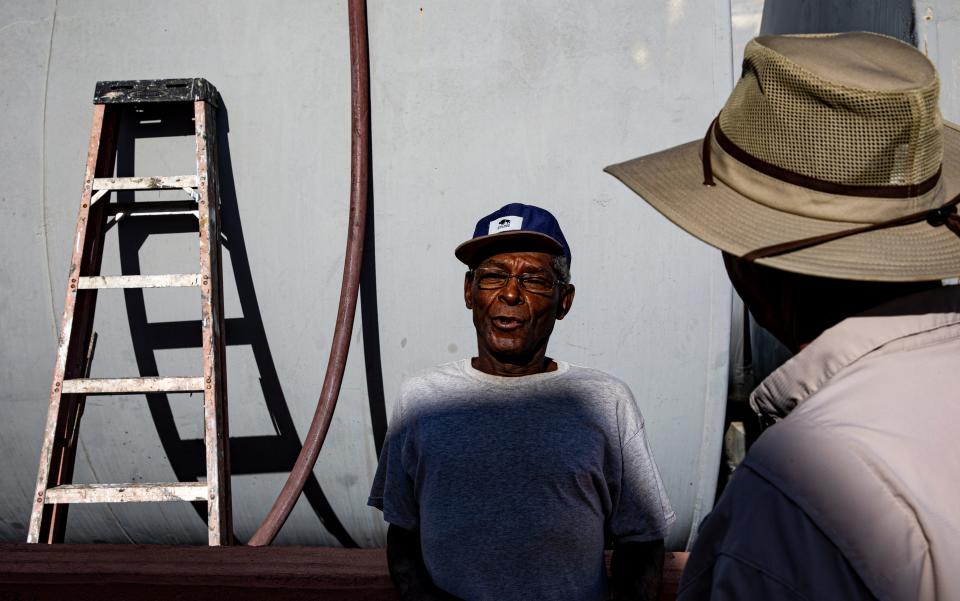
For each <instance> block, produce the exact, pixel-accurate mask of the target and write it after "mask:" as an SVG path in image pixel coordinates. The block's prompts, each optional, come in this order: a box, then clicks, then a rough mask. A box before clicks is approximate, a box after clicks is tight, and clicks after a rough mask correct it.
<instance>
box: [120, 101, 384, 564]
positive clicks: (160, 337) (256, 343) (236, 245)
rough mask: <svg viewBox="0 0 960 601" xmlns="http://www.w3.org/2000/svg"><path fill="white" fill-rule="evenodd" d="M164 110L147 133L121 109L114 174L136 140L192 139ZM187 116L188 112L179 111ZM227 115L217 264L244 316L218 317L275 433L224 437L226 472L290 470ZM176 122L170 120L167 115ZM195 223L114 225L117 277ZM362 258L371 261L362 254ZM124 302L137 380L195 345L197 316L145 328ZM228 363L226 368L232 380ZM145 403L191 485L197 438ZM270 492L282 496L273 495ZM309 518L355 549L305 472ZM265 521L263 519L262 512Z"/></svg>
mask: <svg viewBox="0 0 960 601" xmlns="http://www.w3.org/2000/svg"><path fill="white" fill-rule="evenodd" d="M154 107H157V108H156V109H154V110H157V111H162V112H163V113H166V114H160V115H157V116H153V115H151V117H152V120H156V119H157V118H158V117H159V118H160V121H161V127H158V126H157V124H156V123H154V124H151V125H150V126H149V127H145V126H143V125H141V123H140V122H141V121H143V120H144V115H142V114H140V115H138V116H137V118H136V119H133V118H131V115H133V113H132V111H127V112H126V113H125V114H124V116H123V119H122V121H121V129H120V139H119V141H118V153H117V154H118V156H117V161H118V162H117V176H118V177H125V176H132V175H134V160H133V156H134V151H135V146H136V140H137V139H138V138H146V137H161V136H183V135H192V134H193V130H192V127H193V126H192V121H191V120H190V117H189V115H188V114H187V115H174V114H169V113H170V112H171V111H176V110H179V109H178V108H171V107H170V105H153V106H151V107H150V108H151V109H153V108H154ZM185 107H186V109H187V111H190V110H191V109H192V107H191V106H190V105H185ZM228 115H229V113H228V110H227V107H226V105H225V104H224V103H223V101H222V99H221V101H220V107H219V109H218V111H217V143H218V156H219V170H220V195H221V228H222V237H221V244H222V246H223V248H225V249H226V250H227V251H229V252H227V253H224V254H225V257H229V262H227V261H226V259H225V260H224V263H225V268H226V269H230V270H232V273H233V276H234V281H235V282H236V287H237V293H238V296H239V301H240V307H241V310H242V314H243V317H236V318H229V319H226V320H225V328H224V329H225V338H226V345H228V346H232V345H238V346H239V345H244V346H249V347H250V348H251V349H252V352H253V357H254V360H255V362H256V366H257V370H258V372H259V381H260V383H261V388H262V393H263V398H264V400H265V403H266V405H267V410H268V411H269V414H270V418H271V420H272V422H273V424H274V428H275V431H276V434H274V435H267V436H243V437H231V438H230V461H231V468H230V469H231V473H232V474H263V473H288V472H289V471H290V470H291V468H292V467H293V464H294V462H295V461H296V458H297V455H298V453H299V452H300V449H301V447H302V442H301V439H300V436H299V434H298V433H297V430H296V427H295V425H294V422H293V418H292V416H291V413H290V409H289V406H288V404H287V401H286V398H285V396H284V393H283V387H282V385H281V383H280V380H279V377H278V375H277V369H276V365H275V364H274V360H273V354H272V353H271V351H270V343H269V341H268V339H267V333H266V331H265V330H264V326H263V320H262V318H261V314H260V305H259V303H258V301H257V294H256V288H255V286H254V282H253V277H252V274H251V271H250V263H249V259H248V255H247V248H246V244H245V243H244V236H243V226H242V222H241V219H240V213H239V210H238V206H239V205H238V203H237V190H236V185H235V182H234V177H233V166H232V163H231V157H230V142H229V136H228V133H229V117H228ZM174 117H177V118H174ZM177 122H179V123H185V124H186V126H187V129H186V130H183V129H178V128H177V127H176V126H175V125H173V124H174V123H177ZM133 201H134V198H133V193H132V192H119V193H118V198H117V202H118V203H125V202H126V203H131V202H133ZM372 224H373V220H372V219H369V220H368V228H369V234H370V235H368V236H367V247H366V248H365V250H366V251H367V252H365V253H364V254H365V263H364V272H365V278H364V285H363V286H362V288H361V290H362V294H363V296H362V298H363V313H362V316H363V323H364V326H365V327H364V329H363V330H364V343H365V344H364V347H365V350H366V353H367V356H366V357H365V362H366V367H367V369H366V372H367V380H368V381H367V385H368V386H367V387H368V390H369V391H370V410H371V416H372V423H373V429H374V432H373V435H374V440H375V441H376V443H377V451H378V452H379V449H380V447H381V446H382V441H383V437H384V435H385V431H386V417H385V411H386V410H385V407H384V399H383V383H382V369H381V367H380V348H379V336H378V335H377V330H378V328H377V306H376V284H375V277H376V275H375V261H374V245H373V235H372V229H373V225H372ZM196 231H197V224H196V220H195V218H193V217H192V216H167V217H163V218H159V219H152V220H150V221H149V225H145V224H144V223H143V221H142V220H139V221H138V220H130V221H126V222H121V223H120V224H119V227H118V232H117V234H118V240H119V244H120V257H121V269H122V273H123V274H124V275H137V274H140V272H141V266H140V256H139V251H140V248H141V247H142V246H143V244H144V243H145V242H146V240H147V238H148V237H149V236H150V235H152V234H162V233H177V232H196ZM366 257H368V258H366ZM124 301H125V304H126V308H127V319H128V322H129V326H130V332H131V337H132V339H133V346H134V353H135V357H136V362H137V367H138V370H139V373H140V375H141V376H144V377H147V376H157V375H159V372H158V364H157V358H156V353H157V351H161V350H165V349H184V348H201V347H202V342H201V335H200V334H201V326H200V320H188V321H177V322H163V323H151V322H149V321H148V320H147V312H146V303H145V299H144V294H143V291H142V290H140V289H125V290H124ZM229 371H230V367H229V365H228V366H227V373H228V374H229ZM146 396H147V404H148V407H149V410H150V414H151V417H152V419H153V422H154V425H155V426H156V428H157V432H158V435H159V438H160V441H161V443H162V445H163V448H164V451H165V453H166V455H167V458H168V460H169V461H170V465H171V467H172V468H173V471H174V473H175V474H176V477H177V479H178V480H180V481H193V480H196V479H197V478H198V477H200V476H204V475H205V473H206V468H205V463H204V447H203V440H202V439H200V438H197V439H184V438H181V437H180V434H179V432H178V429H177V425H176V422H175V419H174V414H173V411H172V409H171V405H170V400H169V398H168V396H167V395H166V394H163V393H157V394H148V395H146ZM276 492H277V493H279V492H280V491H279V490H277V491H276ZM303 494H304V496H305V497H306V499H307V501H308V503H309V505H310V507H311V509H312V510H313V512H314V514H315V515H316V516H317V517H318V519H319V520H320V521H321V523H322V524H323V526H324V527H325V528H326V530H327V531H328V532H329V533H330V534H331V535H332V536H334V537H335V538H336V540H337V541H338V542H339V543H340V544H341V545H342V546H344V547H356V546H357V543H356V542H355V541H354V539H353V538H352V537H351V536H350V534H349V533H348V532H347V531H346V529H345V528H344V526H343V524H342V523H341V522H340V520H339V518H338V517H337V515H336V513H335V512H334V510H333V508H332V507H331V505H330V503H329V502H328V500H327V498H326V496H325V494H324V492H323V489H322V487H321V485H320V483H319V482H318V480H317V478H316V476H315V475H314V474H311V475H310V477H309V479H308V480H307V483H306V485H305V487H304V491H303ZM194 508H195V510H196V511H197V514H198V516H199V517H200V519H201V521H202V522H203V523H204V524H205V523H206V511H207V510H206V506H205V504H203V503H194ZM264 515H266V514H264Z"/></svg>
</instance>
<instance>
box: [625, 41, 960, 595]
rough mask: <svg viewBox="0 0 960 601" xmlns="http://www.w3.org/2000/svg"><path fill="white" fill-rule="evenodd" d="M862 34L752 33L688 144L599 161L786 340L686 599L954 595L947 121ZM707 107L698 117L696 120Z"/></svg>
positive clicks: (958, 325)
mask: <svg viewBox="0 0 960 601" xmlns="http://www.w3.org/2000/svg"><path fill="white" fill-rule="evenodd" d="M939 92H940V90H939V81H938V78H937V74H936V70H935V69H934V67H933V65H932V64H931V63H930V62H929V61H928V60H927V58H926V57H925V56H923V54H921V53H920V52H918V51H917V50H916V49H915V48H913V47H912V46H909V45H907V44H904V43H902V42H900V41H897V40H895V39H892V38H888V37H885V36H880V35H876V34H869V33H846V34H830V35H815V36H766V37H759V38H757V39H755V40H753V41H751V42H750V43H749V44H748V45H747V48H746V50H745V54H744V62H743V76H742V78H741V79H740V81H739V82H738V84H737V85H736V87H735V89H734V90H733V92H732V93H731V95H730V97H729V99H728V100H727V102H726V104H725V105H724V107H723V109H722V110H721V111H720V114H719V116H718V117H717V118H716V119H715V120H714V121H713V122H712V123H711V124H710V125H709V127H708V128H706V130H707V131H706V135H705V137H704V138H703V140H698V141H694V142H690V143H688V144H683V145H681V146H677V147H675V148H670V149H668V150H664V151H662V152H659V153H656V154H652V155H648V156H644V157H640V158H637V159H634V160H631V161H627V162H625V163H620V164H618V165H613V166H610V167H608V168H607V171H608V172H609V173H611V174H612V175H614V176H615V177H617V178H618V179H620V180H621V181H622V182H623V183H625V184H626V185H627V186H629V187H630V188H631V189H632V190H633V191H635V192H636V193H637V194H639V195H640V196H641V197H643V199H644V200H646V201H647V202H648V203H650V204H651V205H652V206H653V207H654V208H656V209H657V210H658V211H660V212H661V213H662V214H663V215H665V216H666V217H667V218H668V219H670V220H671V221H673V222H674V223H676V224H677V225H679V226H680V227H682V228H683V229H685V230H687V231H688V232H690V233H691V234H693V235H694V236H696V237H697V238H700V239H701V240H703V241H705V242H707V243H708V244H711V245H713V246H715V247H717V248H719V249H721V250H722V251H723V254H724V263H725V265H726V267H727V271H728V273H729V275H730V277H731V280H732V281H733V284H734V287H735V288H736V289H737V291H738V292H739V293H740V295H741V296H742V297H743V299H744V302H745V303H746V304H747V306H748V308H749V309H750V310H751V312H752V313H753V314H754V316H755V317H756V318H757V320H758V321H759V322H760V324H761V325H763V326H764V327H766V328H767V329H768V330H770V331H771V332H773V334H774V335H776V336H777V337H778V338H779V339H780V340H781V341H782V342H784V343H785V344H786V345H787V346H788V347H790V348H791V349H792V350H793V351H794V352H797V354H796V355H795V356H794V357H793V358H792V359H790V360H789V361H788V362H787V363H785V364H784V365H783V366H782V367H780V369H778V370H777V371H775V372H774V373H773V374H771V375H770V376H769V377H768V378H767V379H766V380H764V381H763V383H762V384H760V386H759V387H758V388H757V389H756V390H755V391H754V393H753V394H752V395H751V398H750V403H751V406H752V407H753V408H754V410H756V411H757V413H758V414H759V415H760V416H761V418H762V419H763V418H769V419H770V421H776V422H779V423H776V425H774V426H773V427H771V428H769V429H768V430H767V431H765V432H764V434H763V435H762V436H761V437H760V439H759V440H758V441H757V442H756V444H754V445H753V447H752V448H751V449H750V451H749V452H748V454H747V457H746V459H745V460H744V462H743V463H742V464H741V466H740V467H739V468H738V469H737V471H736V472H735V474H734V476H733V478H732V480H731V482H730V483H729V485H728V486H727V489H726V490H725V491H724V494H723V496H722V497H721V499H720V500H719V502H718V504H717V506H716V507H715V508H714V511H713V513H712V514H711V515H710V516H709V517H708V518H707V519H706V520H705V521H704V523H703V524H702V525H701V528H700V531H699V534H698V538H697V541H696V543H695V545H694V548H693V550H692V553H691V555H690V559H689V562H688V563H687V566H686V569H685V571H684V575H683V578H682V581H681V585H680V591H679V598H680V599H701V598H710V597H716V598H723V599H780V598H784V599H786V598H789V599H860V598H874V597H877V598H881V599H960V570H958V569H957V568H958V566H960V511H958V510H957V509H958V508H960V443H958V442H957V440H958V439H957V436H956V432H955V425H956V424H958V423H960V289H958V287H957V286H941V284H940V280H941V279H946V278H954V277H957V276H958V275H960V218H958V215H957V204H958V202H960V130H958V128H957V127H956V126H954V125H952V124H950V123H945V122H943V120H942V119H941V116H940V112H939V108H938V95H939ZM705 125H706V124H705Z"/></svg>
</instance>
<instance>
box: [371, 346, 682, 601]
mask: <svg viewBox="0 0 960 601" xmlns="http://www.w3.org/2000/svg"><path fill="white" fill-rule="evenodd" d="M557 364H558V368H557V370H556V371H553V372H547V373H542V374H536V375H532V376H522V377H514V378H506V377H499V376H492V375H489V374H485V373H483V372H480V371H478V370H476V369H474V368H473V367H472V366H471V365H470V361H469V360H467V359H465V360H461V361H457V362H454V363H448V364H445V365H441V366H439V367H435V368H433V369H430V370H427V371H424V372H422V373H420V374H418V375H416V376H414V377H412V378H410V379H409V380H407V381H406V382H404V383H403V385H402V387H401V390H400V398H399V401H398V403H397V408H396V413H395V414H394V418H393V421H392V423H391V424H390V430H389V432H388V435H387V441H386V443H385V445H384V447H383V452H382V454H381V456H380V465H379V467H378V469H377V474H376V477H375V479H374V482H373V489H372V491H371V493H370V499H369V501H368V504H370V505H372V506H374V507H377V508H379V509H382V510H383V516H384V519H385V520H386V521H388V522H390V523H391V524H396V525H397V526H400V527H402V528H406V529H419V531H420V536H421V544H422V548H423V558H424V562H425V564H426V566H427V570H428V571H429V573H430V576H431V578H432V579H433V581H434V583H435V584H436V585H437V586H439V587H440V588H442V589H444V590H446V591H448V592H450V593H452V594H454V595H456V596H458V597H461V598H463V599H466V600H467V601H481V600H486V599H489V600H496V601H508V600H510V599H518V600H519V599H522V600H525V601H532V600H536V599H544V600H547V599H549V600H550V601H563V600H567V599H569V600H571V601H572V600H576V601H585V600H588V599H589V600H593V599H604V598H606V594H607V581H606V573H605V569H604V563H603V549H604V540H605V535H608V536H610V537H611V538H612V539H613V540H620V541H647V540H654V539H659V538H663V537H664V536H665V535H666V534H667V530H668V528H669V526H670V524H671V523H673V521H674V519H675V516H674V513H673V510H672V509H671V508H670V502H669V501H668V500H667V495H666V493H665V491H664V489H663V483H662V482H661V481H660V474H659V473H658V471H657V466H656V464H655V463H654V461H653V457H652V455H651V453H650V447H649V446H648V444H647V439H646V435H645V432H644V426H643V418H642V417H641V416H640V413H639V412H638V411H637V408H636V405H635V403H634V400H633V395H632V394H631V393H630V389H629V388H628V387H627V386H626V385H625V384H624V383H623V382H621V381H619V380H617V379H616V378H613V377H612V376H610V375H607V374H605V373H603V372H600V371H597V370H594V369H587V368H583V367H576V366H572V365H570V364H569V363H565V362H560V361H558V362H557Z"/></svg>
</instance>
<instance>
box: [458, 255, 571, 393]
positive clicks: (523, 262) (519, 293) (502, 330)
mask: <svg viewBox="0 0 960 601" xmlns="http://www.w3.org/2000/svg"><path fill="white" fill-rule="evenodd" d="M552 262H553V255H550V254H548V253H544V252H508V253H500V254H496V255H493V256H491V257H489V258H487V259H485V260H484V261H483V262H481V263H480V264H479V265H478V266H477V268H476V269H475V270H474V271H473V276H472V277H471V276H470V274H467V277H466V279H465V280H464V284H463V296H464V300H465V301H466V305H467V308H468V309H471V310H472V311H473V325H474V327H475V328H476V330H477V346H478V351H479V360H480V362H481V364H483V365H484V366H485V367H488V368H489V367H492V368H493V371H491V372H490V373H497V372H498V371H503V370H504V369H506V370H507V371H509V372H510V373H501V374H500V375H517V374H516V372H515V371H514V370H511V369H510V367H511V366H512V367H513V368H517V367H522V366H529V367H532V368H537V369H539V368H541V367H542V361H543V358H544V354H545V353H546V348H547V342H548V340H549V339H550V334H551V332H553V324H554V323H555V322H556V320H558V319H563V318H564V316H565V315H566V314H567V312H568V311H569V310H570V307H571V305H572V303H573V295H574V288H573V286H572V285H570V284H558V285H557V286H553V287H551V288H550V289H549V291H540V292H536V291H534V292H531V291H530V289H537V286H535V285H532V284H533V283H532V282H531V283H530V284H529V285H527V288H528V289H524V287H523V286H521V284H520V282H519V280H518V279H517V278H515V277H511V278H509V279H507V281H506V284H504V285H503V286H502V287H500V288H496V289H490V290H485V289H483V288H481V286H480V284H479V282H480V280H481V279H482V278H483V277H484V276H489V275H491V274H493V275H507V276H524V277H527V278H536V279H542V280H546V281H547V282H551V283H552V282H555V281H557V274H556V273H555V272H554V270H553V267H552V265H551V263H552ZM528 282H529V280H528ZM538 361H539V362H541V363H540V364H538V363H537V362H538ZM488 371H489V370H488Z"/></svg>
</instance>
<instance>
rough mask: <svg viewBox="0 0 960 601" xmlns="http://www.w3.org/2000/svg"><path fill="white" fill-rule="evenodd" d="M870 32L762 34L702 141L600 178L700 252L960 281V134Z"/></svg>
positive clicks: (935, 83) (926, 65)
mask: <svg viewBox="0 0 960 601" xmlns="http://www.w3.org/2000/svg"><path fill="white" fill-rule="evenodd" d="M939 92H940V84H939V80H938V78H937V73H936V69H934V67H933V65H932V64H931V63H930V61H929V60H927V58H926V57H925V56H924V55H923V54H921V53H920V52H918V51H917V50H916V49H915V48H913V47H912V46H910V45H908V44H905V43H903V42H900V41H899V40H896V39H894V38H889V37H886V36H882V35H878V34H873V33H841V34H828V35H790V36H763V37H758V38H756V39H754V40H752V41H751V42H750V43H749V44H747V47H746V49H745V51H744V60H743V76H742V77H741V79H740V81H739V82H738V83H737V85H736V87H735V88H734V90H733V92H732V93H731V94H730V97H729V98H728V99H727V102H726V104H725V105H724V107H723V109H722V110H721V111H720V115H719V116H718V117H717V118H716V119H715V120H714V122H713V123H711V124H710V127H709V128H708V130H707V134H706V137H705V138H704V139H703V140H702V141H700V140H698V141H694V142H689V143H687V144H682V145H680V146H676V147H674V148H670V149H667V150H664V151H661V152H658V153H655V154H651V155H647V156H643V157H640V158H637V159H633V160H631V161H627V162H625V163H620V164H618V165H611V166H610V167H607V168H606V169H605V171H607V172H608V173H610V174H612V175H613V176H615V177H616V178H618V179H619V180H620V181H622V182H623V183H624V184H626V185H627V186H628V187H629V188H630V189H632V190H633V191H634V192H636V193H637V194H639V195H640V196H642V197H643V198H644V199H645V200H646V201H647V202H649V203H650V204H651V205H653V207H654V208H656V209H657V210H658V211H660V212H661V213H663V214H664V215H665V216H666V217H667V218H668V219H670V220H671V221H673V222H674V223H676V224H677V225H679V226H680V227H682V228H683V229H685V230H687V231H688V232H690V233H691V234H693V235H694V236H696V237H697V238H700V239H701V240H703V241H704V242H706V243H707V244H710V245H713V246H716V247H717V248H720V249H722V250H724V251H726V252H729V253H731V254H734V255H736V256H738V257H743V258H745V259H748V260H754V261H756V262H757V263H762V264H764V265H769V266H771V267H776V268H778V269H783V270H786V271H793V272H798V273H805V274H809V275H817V276H825V277H833V278H843V279H850V280H875V281H922V280H936V279H942V278H949V277H955V276H958V275H960V217H958V215H957V206H956V205H957V203H958V201H960V129H958V128H957V126H955V125H953V124H950V123H944V122H943V120H942V119H941V116H940V109H939V107H938V104H937V100H938V95H939Z"/></svg>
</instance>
